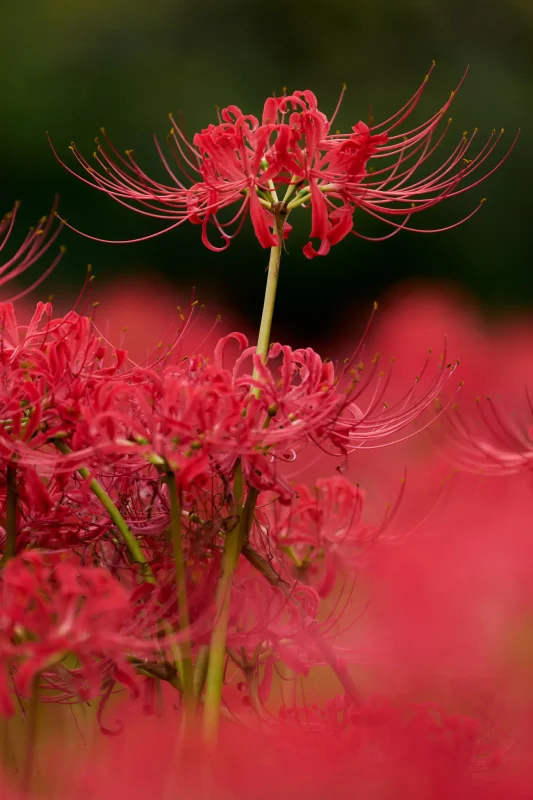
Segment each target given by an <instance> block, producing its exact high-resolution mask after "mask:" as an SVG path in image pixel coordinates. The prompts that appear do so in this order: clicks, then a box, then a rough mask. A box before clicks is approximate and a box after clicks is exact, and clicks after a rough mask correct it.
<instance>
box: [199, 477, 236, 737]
mask: <svg viewBox="0 0 533 800" xmlns="http://www.w3.org/2000/svg"><path fill="white" fill-rule="evenodd" d="M233 494H234V498H235V500H234V502H235V511H236V513H237V515H238V518H239V520H240V523H239V524H238V525H236V526H235V527H234V528H233V530H231V531H229V533H227V534H226V537H225V540H224V552H223V555H222V564H221V575H220V578H219V581H218V584H217V590H216V595H215V621H214V625H213V632H212V634H211V643H210V646H209V664H208V667H207V676H206V681H205V700H204V718H203V733H204V739H205V741H206V743H208V744H210V745H214V744H216V741H217V738H218V726H219V722H220V705H221V697H222V682H223V679H224V664H225V661H226V640H227V635H228V620H229V612H230V602H231V586H232V582H233V575H234V573H235V569H236V567H237V561H238V560H239V555H240V551H241V548H242V538H243V533H242V525H243V518H244V517H243V495H244V484H243V476H242V468H241V466H240V464H239V465H238V466H237V472H236V474H235V482H234V488H233Z"/></svg>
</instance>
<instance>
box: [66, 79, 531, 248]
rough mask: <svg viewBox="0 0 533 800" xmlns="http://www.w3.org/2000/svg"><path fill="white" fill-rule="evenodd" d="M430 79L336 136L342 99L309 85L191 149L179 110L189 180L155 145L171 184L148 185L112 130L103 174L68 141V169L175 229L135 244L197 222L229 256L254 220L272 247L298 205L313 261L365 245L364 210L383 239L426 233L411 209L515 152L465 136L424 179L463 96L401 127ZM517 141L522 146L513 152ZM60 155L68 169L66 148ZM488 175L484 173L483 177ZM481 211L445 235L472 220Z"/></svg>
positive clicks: (174, 146)
mask: <svg viewBox="0 0 533 800" xmlns="http://www.w3.org/2000/svg"><path fill="white" fill-rule="evenodd" d="M432 69H433V68H432ZM430 72H431V70H430ZM428 78H429V75H427V76H426V78H425V80H424V82H423V83H422V85H421V86H420V87H419V89H418V90H417V91H416V92H415V94H414V95H413V97H411V99H410V100H409V101H408V102H407V103H406V104H405V105H404V106H403V107H402V108H401V109H400V110H399V111H398V112H397V113H396V114H394V115H393V116H392V117H390V118H389V119H388V120H386V121H385V122H382V123H380V124H378V125H374V124H373V123H372V124H371V125H367V124H365V123H364V122H358V123H357V124H356V125H354V126H353V127H352V130H351V132H350V133H344V134H343V133H331V132H330V131H331V126H332V123H333V121H334V119H335V116H336V114H337V111H338V108H339V106H340V101H339V104H338V105H337V109H336V110H335V112H334V113H333V115H332V117H331V119H328V118H327V116H326V115H325V114H324V113H323V112H321V111H320V110H319V108H318V103H317V99H316V97H315V95H314V94H313V93H312V92H311V91H309V90H306V91H300V92H294V94H291V95H286V94H285V95H283V96H282V97H279V98H274V97H271V98H268V99H267V101H266V102H265V105H264V109H263V115H262V119H261V121H259V119H258V118H257V117H254V116H252V115H249V114H248V115H247V114H243V112H242V111H241V110H240V109H239V108H237V106H228V107H227V108H224V109H222V111H221V112H220V113H219V120H218V124H216V125H214V124H211V125H209V126H208V127H207V128H205V129H204V130H202V131H201V132H200V133H197V134H195V136H194V137H193V140H192V143H190V142H189V141H188V139H187V137H186V136H185V134H184V132H183V130H182V129H181V127H180V126H179V124H178V123H177V122H176V121H175V119H174V118H173V117H172V115H171V116H170V119H171V122H172V126H173V127H172V129H171V132H170V136H169V137H168V141H169V145H170V150H171V153H172V156H173V158H174V160H175V162H176V165H177V168H178V170H179V172H180V173H181V176H180V175H179V174H176V171H175V168H173V167H172V166H171V164H170V162H169V160H168V159H167V158H166V156H165V155H164V154H163V151H162V149H161V147H160V145H159V143H158V141H157V139H156V148H157V152H158V154H159V156H160V158H161V161H162V163H163V166H164V168H165V170H166V171H167V173H168V175H169V176H170V179H171V184H170V185H165V184H164V183H161V182H160V181H157V180H155V179H153V178H150V177H149V176H148V175H147V174H146V173H145V172H144V171H143V170H142V169H141V167H140V166H139V165H138V163H137V161H136V160H135V158H134V156H133V153H132V151H131V150H127V151H126V155H125V157H124V156H122V155H121V154H120V153H119V152H118V150H117V149H116V148H115V146H114V145H113V144H112V142H111V140H110V139H109V138H108V136H107V134H106V132H105V130H104V129H102V134H103V136H104V142H101V141H100V140H98V139H97V145H98V148H97V151H96V153H95V154H94V155H95V159H96V168H93V167H92V166H90V164H89V162H88V161H87V160H86V159H85V158H84V157H83V156H82V154H81V153H80V151H79V150H78V149H77V148H76V146H75V145H74V144H73V145H72V146H71V150H72V152H73V153H74V156H75V157H76V159H77V161H78V163H79V165H80V167H81V168H82V169H83V170H84V171H85V172H86V174H87V176H88V177H82V176H80V175H78V173H77V172H75V171H74V170H72V169H70V168H69V167H66V169H68V170H69V172H71V173H72V174H74V175H77V176H78V177H80V178H81V180H83V181H84V182H85V183H87V184H88V185H90V186H94V187H95V188H97V189H98V190H100V191H102V192H104V193H106V194H108V195H109V196H110V197H112V198H113V199H114V200H116V201H117V202H118V203H120V204H121V205H124V206H126V207H127V208H132V209H134V210H136V211H138V212H139V213H141V214H143V215H144V216H147V217H152V218H155V219H161V220H167V221H170V222H171V224H170V225H169V226H167V227H165V228H164V229H163V230H161V231H159V232H156V233H154V234H149V235H147V236H144V237H140V238H139V239H136V240H134V241H140V240H143V239H148V238H151V237H152V236H157V235H159V233H163V232H165V231H168V230H172V229H173V228H176V227H177V226H179V225H181V224H182V223H183V222H185V221H190V222H193V223H197V224H201V225H202V240H203V242H204V244H205V245H206V246H207V247H208V248H210V249H211V250H224V249H225V248H226V247H228V246H229V244H230V241H231V239H232V238H233V237H234V236H235V235H236V233H237V232H238V231H239V230H240V229H241V227H242V225H243V223H244V221H245V218H246V216H247V215H248V214H249V215H250V218H251V221H252V225H253V228H254V232H255V234H256V236H257V239H258V240H259V242H260V244H261V245H262V246H263V247H271V246H273V245H276V244H277V243H278V241H279V232H280V231H281V230H282V231H283V234H284V235H285V236H286V235H287V234H288V232H289V230H290V226H289V225H288V223H286V218H287V216H288V214H290V213H291V212H292V211H293V210H294V209H295V208H297V207H299V206H310V207H311V231H310V237H311V239H313V240H317V241H318V243H319V244H318V248H315V246H314V245H313V244H312V243H311V242H309V243H308V244H307V245H306V246H305V247H304V253H305V255H306V256H307V257H308V258H313V257H314V256H316V255H326V254H327V253H328V252H329V250H330V248H331V246H332V245H334V244H337V243H338V242H339V241H341V240H342V239H344V238H345V237H346V236H347V235H348V233H350V232H353V233H355V235H357V236H361V237H362V238H368V237H365V236H363V235H362V234H361V233H359V232H357V231H353V215H354V212H355V210H356V209H358V208H361V209H363V210H364V211H366V212H367V213H368V214H370V215H371V216H373V217H375V218H376V219H378V220H380V221H382V222H384V223H386V224H387V225H389V226H391V227H392V231H391V232H390V233H388V234H386V235H385V236H384V237H382V238H385V239H386V238H389V237H390V236H392V235H394V234H395V233H397V232H398V231H400V230H411V231H413V230H418V229H417V228H413V227H412V226H411V225H410V220H411V217H412V216H413V215H414V214H417V213H419V212H420V211H424V210H426V209H428V208H431V207H433V206H434V205H436V204H437V203H439V202H441V201H442V200H445V199H449V198H452V197H456V196H457V195H459V194H462V193H464V192H466V191H468V190H469V189H472V188H475V187H476V186H478V185H479V184H480V183H481V182H482V181H483V180H485V179H486V178H487V177H488V176H489V175H491V174H492V173H493V172H494V171H495V170H496V169H497V168H498V167H499V166H500V165H501V163H502V162H503V161H504V160H505V158H506V157H507V155H508V153H509V152H510V151H507V153H506V154H505V155H504V156H503V158H501V159H500V160H499V161H498V163H496V164H495V165H493V166H490V165H487V162H488V160H489V159H490V157H491V155H492V153H493V151H494V150H495V148H496V146H497V145H498V143H499V141H500V139H501V136H502V134H503V131H502V132H501V133H500V134H496V132H495V131H493V133H492V134H491V135H490V136H489V138H488V140H487V141H486V142H485V143H484V144H483V145H482V147H481V148H480V149H479V151H478V152H477V153H475V154H472V151H473V145H474V141H475V140H476V139H477V138H478V134H477V129H476V130H475V131H474V132H473V133H472V134H471V135H468V134H467V133H465V134H463V136H462V137H461V139H460V141H459V143H458V144H457V145H456V146H455V147H454V149H453V150H452V152H451V153H450V154H449V155H448V156H447V157H446V158H445V159H444V161H443V162H442V163H441V165H440V166H438V167H432V166H429V168H428V169H426V173H425V174H424V172H423V170H424V168H425V167H426V166H427V165H428V162H429V164H431V158H432V156H433V154H434V153H435V151H436V150H437V149H438V147H439V145H440V144H441V143H442V140H443V139H444V138H445V136H446V134H447V132H448V130H449V123H448V125H445V126H444V128H443V129H441V122H442V120H443V118H444V116H445V114H446V113H447V111H448V109H449V107H450V105H451V103H452V100H453V98H454V96H455V93H456V91H457V90H455V91H454V92H452V94H451V95H450V97H449V98H448V100H447V101H446V102H445V103H444V105H443V106H442V107H441V108H439V109H438V111H437V112H436V113H435V114H433V115H432V116H431V117H430V118H429V119H428V120H427V121H426V122H425V123H423V124H421V125H417V126H416V127H414V128H412V129H410V130H407V131H404V132H398V133H397V132H396V131H397V130H398V129H399V126H401V125H402V123H403V122H404V121H405V120H406V119H407V118H408V117H409V116H410V115H411V113H412V112H413V111H414V109H415V108H416V106H417V105H418V103H419V101H420V98H421V96H422V93H423V91H424V88H425V85H426V83H427V80H428ZM463 80H464V78H463ZM463 80H461V83H460V84H459V86H461V84H462V82H463ZM458 88H459V87H458ZM343 93H344V92H343ZM341 100H342V95H341ZM450 121H451V120H450ZM450 121H449V122H450ZM515 141H516V139H515ZM513 145H514V142H513V144H512V145H511V148H510V149H512V147H513ZM54 152H55V151H54ZM56 157H57V158H58V160H59V161H60V163H62V164H63V162H62V161H61V159H59V156H57V153H56ZM63 166H66V165H64V164H63ZM481 168H483V169H484V170H485V171H484V172H483V173H480V172H478V170H480V169H481ZM480 206H481V204H478V206H477V207H476V208H475V209H474V211H473V212H471V213H470V214H468V215H467V216H466V217H465V218H464V219H462V220H460V221H459V222H456V223H454V224H452V225H450V226H447V227H445V228H443V229H442V230H448V229H449V228H453V227H455V226H456V225H458V224H460V223H461V222H464V221H465V220H466V219H469V218H470V217H471V216H472V215H473V214H474V213H476V211H477V210H478V209H479V208H480ZM233 207H236V209H235V210H234V209H233ZM226 209H232V210H231V211H230V212H229V219H222V215H223V212H225V210H226ZM209 223H212V224H213V225H214V227H215V228H216V230H217V231H218V233H219V234H220V236H221V237H222V242H223V243H222V245H221V246H215V245H213V244H211V242H210V241H209V239H208V235H207V228H208V225H209ZM427 232H433V231H429V230H428V231H427ZM91 238H93V237H91Z"/></svg>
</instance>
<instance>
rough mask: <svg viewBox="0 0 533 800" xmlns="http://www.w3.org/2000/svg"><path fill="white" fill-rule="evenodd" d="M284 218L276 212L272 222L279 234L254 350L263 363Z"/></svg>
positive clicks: (274, 295) (271, 259) (273, 299)
mask: <svg viewBox="0 0 533 800" xmlns="http://www.w3.org/2000/svg"><path fill="white" fill-rule="evenodd" d="M285 216H286V212H285V211H284V210H281V211H279V210H278V211H277V214H276V218H275V222H274V234H279V244H276V245H274V246H273V247H271V248H270V259H269V262H268V276H267V284H266V289H265V299H264V302H263V313H262V315H261V325H260V327H259V336H258V339H257V350H256V352H257V354H258V355H260V356H261V358H262V360H263V361H265V360H266V356H267V353H268V345H269V343H270V331H271V329H272V317H273V315H274V303H275V301H276V289H277V287H278V277H279V265H280V261H281V248H282V247H283V221H284V219H285ZM253 377H254V378H257V372H256V370H254V374H253Z"/></svg>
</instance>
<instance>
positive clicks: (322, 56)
mask: <svg viewBox="0 0 533 800" xmlns="http://www.w3.org/2000/svg"><path fill="white" fill-rule="evenodd" d="M0 28H1V30H2V31H3V34H4V44H3V47H2V59H3V62H4V66H3V75H4V81H3V87H2V88H3V91H2V125H1V128H0V140H1V145H2V147H1V172H0V174H1V180H2V189H1V193H2V198H1V199H2V204H3V206H4V208H5V209H6V210H7V209H8V208H9V207H10V206H11V205H12V202H13V201H14V200H15V199H17V198H20V199H21V200H22V201H23V208H22V212H21V217H20V222H19V223H18V234H19V236H22V235H23V229H24V226H25V225H26V224H28V225H29V224H31V223H32V222H33V221H34V218H37V217H38V216H40V215H41V214H43V213H45V212H46V210H47V209H48V208H49V207H50V205H51V203H52V198H53V195H54V193H55V192H59V194H60V195H61V205H60V210H61V212H62V214H63V215H65V216H66V217H67V218H68V220H69V222H71V223H72V224H73V225H75V226H77V227H80V228H81V229H82V230H84V231H87V232H89V233H92V234H95V235H98V236H101V237H110V238H129V237H132V236H135V235H143V234H146V233H149V232H151V230H153V229H154V228H153V226H152V227H150V221H149V220H146V219H143V218H142V217H140V216H137V215H135V214H133V213H129V212H127V211H125V210H124V209H122V208H120V207H119V206H118V205H116V204H114V203H113V202H112V201H111V200H109V199H108V198H106V197H105V196H102V195H101V194H99V193H98V192H96V191H93V190H91V189H89V188H88V187H86V186H84V185H83V184H82V183H81V182H78V181H76V180H75V179H74V178H72V177H71V176H70V175H68V174H67V173H66V172H65V171H64V170H62V169H61V167H60V166H59V165H58V163H57V162H56V161H55V159H54V157H53V155H52V153H51V151H50V148H49V146H48V143H47V140H46V137H45V131H46V130H49V131H50V135H51V137H52V139H53V141H54V144H55V146H56V147H57V148H58V150H59V151H60V153H61V154H62V156H64V157H65V159H66V160H67V162H69V163H71V164H72V166H74V165H75V162H74V159H73V158H72V156H71V154H70V152H69V150H68V145H69V143H70V141H71V140H75V141H76V143H77V145H78V146H79V147H80V149H81V150H82V151H83V152H84V153H86V155H87V156H88V157H90V154H91V153H92V151H93V149H94V144H93V138H94V135H96V134H97V133H98V130H99V128H100V126H101V125H105V126H106V129H107V130H108V131H109V133H110V135H111V137H112V139H113V141H114V142H115V143H116V145H117V146H118V147H119V148H120V149H125V148H127V147H132V148H134V149H135V153H136V157H137V158H138V160H139V161H140V163H141V164H143V166H144V167H145V168H146V170H147V171H148V172H153V173H154V174H161V176H162V177H163V173H162V171H161V165H160V164H159V163H158V158H157V154H156V152H155V148H154V146H153V141H152V133H153V132H156V133H157V134H158V135H160V136H161V137H162V138H164V136H165V134H166V133H167V131H168V119H167V114H168V112H169V111H173V112H174V113H177V112H178V111H182V112H183V115H184V119H185V124H186V129H187V131H188V132H189V133H191V132H193V131H194V130H196V129H199V128H200V127H204V126H205V125H206V124H208V123H209V122H210V121H212V120H213V119H214V105H215V104H218V105H221V106H223V105H226V104H229V103H235V104H237V105H239V106H241V107H242V108H243V109H244V110H246V111H248V112H250V113H256V114H257V113H260V111H261V108H262V103H263V101H264V98H265V97H266V96H267V95H268V94H271V93H272V92H279V91H280V89H281V87H282V86H283V85H287V86H288V87H289V88H290V89H296V88H302V89H303V88H310V89H312V90H313V91H315V93H316V94H317V95H318V97H319V100H320V103H321V106H322V107H323V109H324V110H325V111H326V112H328V111H331V110H332V109H333V108H334V106H335V104H336V101H337V97H338V94H339V90H340V85H341V83H342V82H343V81H346V82H347V83H348V93H347V96H346V100H345V102H344V104H343V107H342V109H341V112H340V115H339V117H338V124H339V127H341V128H343V129H348V128H349V127H350V126H351V125H353V124H355V122H357V121H358V120H359V119H360V118H362V119H366V118H367V117H368V106H369V103H372V107H373V112H374V116H375V118H376V120H377V121H379V120H380V119H383V118H386V117H387V116H389V115H390V114H391V113H393V112H394V111H395V110H396V109H397V108H398V107H399V106H400V105H402V104H403V103H404V102H405V100H406V99H407V98H408V97H409V96H410V95H411V94H412V92H413V91H414V89H415V88H416V87H417V86H418V85H419V83H420V81H421V80H422V78H423V76H424V74H425V73H426V72H427V69H428V67H429V65H430V63H431V60H432V59H435V60H436V61H437V69H436V71H435V72H434V74H433V76H432V79H431V82H430V85H429V87H428V91H427V93H426V95H425V97H424V100H423V103H422V104H421V107H420V109H419V113H418V111H417V117H416V119H417V120H418V122H420V121H422V120H423V119H425V118H426V117H427V116H429V115H430V114H431V113H433V112H434V111H435V110H437V109H438V108H439V107H440V105H441V104H442V102H444V100H445V99H446V98H447V96H448V93H449V91H450V90H451V89H452V88H453V87H454V86H455V85H456V84H457V82H458V81H459V79H460V77H461V75H462V73H463V71H464V68H465V65H467V64H471V71H470V74H469V77H468V80H467V82H466V84H465V85H464V87H463V89H462V91H461V92H460V94H459V95H458V97H457V100H456V102H455V103H454V106H455V107H454V109H453V115H454V128H453V131H452V136H453V135H455V136H456V137H457V138H458V137H459V136H460V134H461V133H462V131H463V130H464V129H472V128H473V127H474V126H479V128H480V133H481V134H482V135H483V134H486V135H487V136H488V134H489V133H490V130H491V129H492V128H493V127H496V128H498V129H499V128H500V127H502V126H504V127H505V128H506V131H507V133H506V139H505V141H506V142H510V141H511V140H512V137H513V135H514V132H515V130H516V129H517V128H518V127H521V128H522V135H521V138H520V140H519V143H518V145H517V147H516V149H515V151H514V153H513V154H512V156H511V158H510V159H509V160H508V162H507V163H506V164H505V165H504V167H503V168H502V169H501V170H500V171H499V172H498V173H497V174H496V175H494V176H493V177H492V178H491V179H490V181H489V182H488V183H487V184H485V185H484V186H483V187H479V188H478V189H474V190H473V192H472V194H467V195H464V196H461V197H460V198H457V200H454V201H452V202H450V203H444V204H442V205H441V206H439V207H438V209H436V210H435V211H434V212H433V213H432V214H431V216H430V217H428V219H427V220H422V219H421V218H420V220H421V222H425V223H426V224H427V225H428V226H439V225H446V224H449V223H451V222H453V221H454V220H455V219H457V218H458V217H459V216H461V215H464V214H466V213H468V211H469V210H471V209H472V208H474V207H475V205H476V204H477V202H478V201H479V199H480V198H481V197H482V196H484V195H487V196H488V198H489V202H488V203H486V204H485V206H484V207H483V209H482V211H481V213H480V214H478V215H477V216H476V217H475V218H474V219H473V220H471V221H470V222H468V223H467V224H466V225H465V226H463V227H461V228H459V229H457V230H454V231H451V232H448V233H443V234H439V235H435V236H423V235H417V234H410V233H401V234H400V235H398V236H396V237H394V238H393V239H391V240H390V241H387V242H384V243H382V244H373V243H367V242H363V241H359V240H356V239H355V238H353V237H349V238H348V239H347V240H345V241H344V242H343V243H342V244H340V245H339V246H337V247H335V248H334V250H333V251H332V253H331V255H330V256H329V257H328V258H327V259H315V260H314V261H313V262H309V261H307V260H306V259H305V258H304V256H303V255H302V253H301V245H302V244H303V243H304V242H305V241H306V233H307V231H308V220H307V219H305V220H302V221H301V223H298V222H297V220H295V221H296V223H297V230H296V231H295V235H294V237H291V241H290V243H289V248H288V249H289V256H287V257H285V259H284V263H283V272H282V292H283V293H282V300H281V303H282V308H281V312H280V313H279V314H278V331H277V332H278V333H286V334H291V335H292V336H293V340H294V337H295V336H296V340H297V342H298V341H299V340H300V338H301V340H302V341H303V340H304V338H309V337H311V340H313V339H315V338H316V337H320V335H321V333H322V332H323V331H324V330H325V328H326V327H327V326H328V325H329V324H330V323H331V322H332V321H333V320H334V319H336V318H338V317H339V314H342V312H343V310H344V309H345V308H347V307H348V306H353V305H354V304H355V305H356V306H357V305H360V306H361V307H368V304H369V302H370V301H371V300H373V299H374V298H376V297H379V296H380V295H381V294H382V293H383V292H384V291H385V290H387V288H388V287H390V286H391V285H394V284H396V283H397V282H399V281H402V280H404V279H406V278H426V279H445V280H447V281H451V282H454V283H459V284H460V285H462V286H464V287H466V288H467V289H468V290H469V291H471V292H473V293H474V294H475V295H477V296H478V297H479V298H480V299H481V300H482V302H483V303H484V304H485V307H486V308H488V309H497V310H498V309H499V310H501V309H504V310H505V309H513V308H518V307H520V306H526V307H529V306H531V305H532V304H533V273H532V271H531V269H530V266H529V265H530V262H529V258H528V257H527V252H528V249H527V238H528V236H529V232H530V226H531V222H530V220H531V206H532V203H531V185H532V177H533V176H532V172H533V147H532V142H533V139H532V125H533V119H532V110H533V101H532V81H531V78H532V74H533V35H532V32H533V3H532V2H531V0H468V2H464V0H359V1H358V0H328V2H327V3H319V2H310V0H307V2H301V0H295V2H290V3H286V4H282V3H276V4H270V5H269V4H265V3H254V2H251V1H250V0H248V2H247V1H246V0H225V2H224V1H223V0H203V2H199V1H198V0H152V1H151V2H149V3H131V2H129V0H105V2H101V0H93V2H91V3H82V2H79V0H78V1H77V2H70V3H66V2H64V0H32V2H31V4H29V5H28V4H21V3H20V2H18V0H3V1H2V4H1V6H0ZM450 144H451V143H450ZM503 147H505V142H504V144H503V146H502V151H501V152H503ZM443 152H444V151H443ZM447 152H448V151H447ZM304 216H305V215H304ZM291 221H293V220H291ZM422 227H423V225H422ZM362 229H363V230H364V232H365V233H367V234H369V235H379V234H380V232H381V233H382V232H383V231H382V229H381V228H380V227H379V226H378V225H375V224H374V223H373V221H372V220H364V221H362ZM62 240H63V242H64V243H65V244H67V246H68V250H69V252H68V253H67V255H66V257H65V259H64V261H63V263H62V265H61V267H60V269H59V270H58V272H57V274H56V275H55V276H54V278H53V279H51V280H50V281H49V282H48V283H47V284H46V290H45V291H51V292H55V293H56V294H57V293H59V292H60V291H62V290H65V291H71V290H74V289H75V288H76V287H78V286H79V285H80V284H81V281H82V277H83V274H84V267H85V264H87V263H89V262H90V263H92V264H93V266H94V269H95V272H96V273H97V275H98V278H99V280H101V281H104V280H106V279H108V278H109V277H111V276H113V275H116V274H117V273H120V275H121V276H123V279H124V280H127V279H128V276H129V275H131V274H132V273H133V272H145V273H146V272H148V271H150V273H151V274H153V272H154V271H158V272H159V273H160V274H161V275H163V276H165V277H166V278H167V279H169V280H171V281H172V282H174V283H175V284H176V286H180V287H183V288H188V287H190V286H191V285H192V284H194V285H196V287H197V293H198V296H199V297H200V298H201V299H206V300H208V301H212V303H213V313H216V305H217V304H218V303H220V302H229V303H231V304H232V305H236V306H238V307H239V309H240V311H241V313H242V314H243V315H244V316H248V315H249V316H250V317H253V318H254V319H256V318H257V316H258V311H259V308H260V305H261V297H262V287H263V282H264V267H265V266H266V263H267V256H266V254H265V252H264V251H262V250H261V248H260V247H259V246H258V244H257V243H256V242H255V240H254V238H253V235H252V233H251V229H250V226H246V228H245V230H244V231H243V233H242V235H240V236H239V238H238V239H237V240H236V241H234V242H233V244H232V246H231V248H230V249H229V250H228V251H226V252H225V253H222V254H216V253H210V252H207V251H206V250H205V249H204V248H203V247H202V245H201V243H200V231H199V229H198V228H197V227H195V226H187V227H182V228H180V229H178V230H177V231H174V232H172V233H170V234H168V235H167V236H164V237H161V238H158V239H155V240H151V241H148V242H145V243H140V244H135V245H125V246H117V245H115V246H112V245H104V244H101V243H97V242H93V241H89V240H86V239H82V238H81V237H78V236H76V235H75V234H74V233H72V232H70V231H65V232H64V234H63V236H62Z"/></svg>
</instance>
